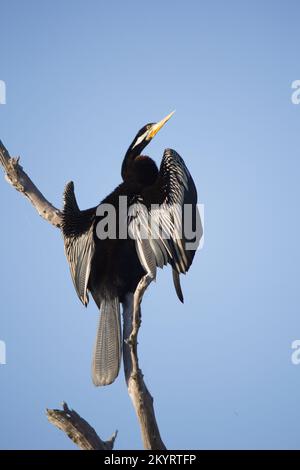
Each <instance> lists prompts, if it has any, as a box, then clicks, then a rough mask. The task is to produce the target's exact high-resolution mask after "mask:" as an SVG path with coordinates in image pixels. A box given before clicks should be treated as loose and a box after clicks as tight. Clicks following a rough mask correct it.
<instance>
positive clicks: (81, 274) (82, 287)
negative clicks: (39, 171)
mask: <svg viewBox="0 0 300 470" xmlns="http://www.w3.org/2000/svg"><path fill="white" fill-rule="evenodd" d="M95 213H96V209H95V208H93V209H88V210H85V211H81V210H80V209H79V207H78V204H77V201H76V197H75V193H74V184H73V182H72V181H71V182H70V183H68V184H67V185H66V187H65V191H64V207H63V223H62V234H63V237H64V245H65V253H66V257H67V260H68V262H69V267H70V272H71V277H72V280H73V283H74V287H75V289H76V292H77V295H78V297H79V299H80V300H81V302H82V303H83V304H84V305H87V304H88V301H89V297H88V292H87V286H88V281H89V276H90V271H91V262H92V258H93V254H94V251H95V243H94V237H93V228H94V220H95Z"/></svg>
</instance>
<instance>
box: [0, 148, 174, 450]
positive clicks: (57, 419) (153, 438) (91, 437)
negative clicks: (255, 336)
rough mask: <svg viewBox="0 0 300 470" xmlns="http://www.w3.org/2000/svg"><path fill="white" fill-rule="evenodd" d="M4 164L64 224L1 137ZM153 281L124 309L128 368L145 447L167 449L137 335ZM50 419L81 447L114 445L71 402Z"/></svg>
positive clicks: (38, 205)
mask: <svg viewBox="0 0 300 470" xmlns="http://www.w3.org/2000/svg"><path fill="white" fill-rule="evenodd" d="M0 165H2V166H3V169H4V171H5V173H6V180H7V181H8V182H9V183H10V184H11V185H12V186H13V187H14V188H15V189H16V190H17V191H19V192H20V193H22V194H23V195H24V196H26V197H27V198H28V199H29V201H30V202H31V203H32V205H33V206H34V208H35V209H36V210H37V212H38V213H39V215H40V216H41V217H43V219H45V220H46V221H47V222H49V223H50V224H52V225H54V226H55V227H58V228H60V227H61V217H62V215H61V212H60V210H59V209H57V208H56V207H54V206H53V205H52V204H51V203H50V202H49V201H47V199H46V198H45V197H44V196H43V194H42V193H41V192H40V190H39V189H38V188H37V187H36V186H35V184H34V183H33V182H32V181H31V179H30V178H29V176H28V175H27V174H26V173H25V171H24V170H23V168H22V167H21V165H20V164H19V158H11V157H10V155H9V153H8V151H7V149H6V148H5V146H4V145H3V143H2V142H1V140H0ZM148 285H149V279H148V278H147V276H145V277H144V278H143V279H142V280H141V282H140V284H139V286H138V287H137V290H136V292H135V294H134V297H133V305H134V308H133V312H132V309H131V310H130V309H129V310H128V311H127V312H126V311H125V310H126V309H124V369H125V378H126V383H127V388H128V393H129V395H130V397H131V400H132V403H133V406H134V408H135V411H136V414H137V417H138V420H139V424H140V428H141V434H142V440H143V444H144V448H145V449H152V450H153V449H165V448H166V447H165V445H164V443H163V441H162V439H161V437H160V433H159V429H158V425H157V422H156V418H155V413H154V407H153V398H152V396H151V394H150V393H149V391H148V389H147V387H146V384H145V382H144V379H143V374H142V371H141V370H140V368H139V361H138V353H137V344H138V342H137V337H138V332H139V328H140V324H141V320H140V316H141V310H140V304H141V301H142V297H143V294H144V292H145V290H146V288H147V287H148ZM47 415H48V419H49V421H50V422H51V423H52V424H54V425H55V426H56V427H58V428H59V429H61V430H62V431H64V432H65V433H66V434H67V435H68V436H69V437H70V439H72V440H73V441H74V442H75V444H77V445H78V446H79V447H80V448H81V449H112V447H113V444H114V440H115V437H116V433H115V434H114V435H113V436H112V437H111V439H110V440H109V441H107V442H103V441H102V440H101V439H100V438H99V437H98V436H97V434H96V432H95V430H94V429H93V428H92V427H91V426H90V425H89V424H88V423H87V422H86V421H85V420H84V419H83V418H81V417H80V416H79V415H78V414H77V413H76V412H75V411H74V410H70V409H69V408H68V406H67V404H64V405H63V410H47Z"/></svg>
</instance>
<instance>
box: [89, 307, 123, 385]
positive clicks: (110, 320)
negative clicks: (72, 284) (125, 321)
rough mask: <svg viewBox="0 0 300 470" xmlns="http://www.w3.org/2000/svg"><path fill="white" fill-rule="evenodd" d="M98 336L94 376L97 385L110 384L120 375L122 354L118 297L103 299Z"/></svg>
mask: <svg viewBox="0 0 300 470" xmlns="http://www.w3.org/2000/svg"><path fill="white" fill-rule="evenodd" d="M100 312H101V314H100V321H99V326H98V332H97V337H96V343H95V349H94V358H93V367H92V377H93V382H94V384H95V385H97V386H98V385H109V384H111V383H112V382H113V381H114V380H115V379H116V377H117V376H118V373H119V369H120V362H121V355H122V346H121V345H122V334H121V324H120V303H119V299H118V298H113V299H105V300H102V302H101V305H100Z"/></svg>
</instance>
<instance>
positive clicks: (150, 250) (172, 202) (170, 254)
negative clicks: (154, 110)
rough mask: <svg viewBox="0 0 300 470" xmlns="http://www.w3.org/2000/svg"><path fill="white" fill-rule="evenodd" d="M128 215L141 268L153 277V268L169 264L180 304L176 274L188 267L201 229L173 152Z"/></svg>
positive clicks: (187, 179)
mask: <svg viewBox="0 0 300 470" xmlns="http://www.w3.org/2000/svg"><path fill="white" fill-rule="evenodd" d="M128 215H129V220H128V228H129V234H130V236H131V237H132V238H134V239H135V243H136V250H137V253H138V256H139V259H140V262H141V264H142V266H143V268H144V269H145V271H146V272H147V273H148V274H149V275H150V276H151V277H152V278H155V276H156V268H157V267H161V268H162V267H163V266H164V265H166V264H167V263H169V264H171V266H172V268H173V280H174V285H175V289H176V292H177V295H178V297H179V299H180V300H181V301H183V296H182V292H181V288H180V281H179V274H180V273H186V272H187V271H188V269H189V267H190V266H191V264H192V261H193V258H194V255H195V251H196V249H197V247H198V245H199V242H200V239H201V237H202V233H203V230H202V225H201V220H200V215H199V212H198V208H197V191H196V187H195V184H194V181H193V179H192V177H191V174H190V172H189V170H188V169H187V167H186V165H185V163H184V161H183V159H182V158H181V157H180V156H179V155H178V153H177V152H175V150H171V149H166V150H165V152H164V155H163V158H162V162H161V166H160V171H159V176H158V178H157V181H156V183H155V184H154V185H153V186H152V187H150V188H147V189H145V190H144V191H143V192H142V194H141V195H140V196H139V197H138V198H137V199H136V200H135V201H133V203H132V204H131V205H130V207H129V214H128Z"/></svg>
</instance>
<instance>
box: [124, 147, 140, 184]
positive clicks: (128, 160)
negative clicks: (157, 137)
mask: <svg viewBox="0 0 300 470" xmlns="http://www.w3.org/2000/svg"><path fill="white" fill-rule="evenodd" d="M138 155H139V149H138V148H137V147H136V148H133V149H132V148H131V146H130V147H129V149H128V150H127V152H126V154H125V157H124V160H123V163H122V168H121V176H122V178H123V180H124V181H125V179H126V174H127V173H128V171H129V169H130V167H132V166H133V164H134V160H135V158H136V157H138Z"/></svg>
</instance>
